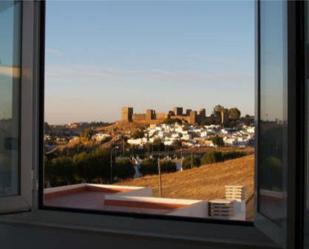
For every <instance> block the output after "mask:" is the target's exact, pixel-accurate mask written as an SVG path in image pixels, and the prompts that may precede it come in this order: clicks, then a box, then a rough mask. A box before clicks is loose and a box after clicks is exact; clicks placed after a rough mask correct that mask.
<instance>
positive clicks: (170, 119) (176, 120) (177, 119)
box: [163, 118, 182, 125]
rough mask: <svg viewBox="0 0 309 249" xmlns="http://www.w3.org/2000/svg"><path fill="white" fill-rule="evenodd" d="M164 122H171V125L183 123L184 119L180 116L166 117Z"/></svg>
mask: <svg viewBox="0 0 309 249" xmlns="http://www.w3.org/2000/svg"><path fill="white" fill-rule="evenodd" d="M163 123H164V124H169V125H172V124H176V123H178V124H182V120H181V119H179V118H166V119H165V120H164V121H163Z"/></svg>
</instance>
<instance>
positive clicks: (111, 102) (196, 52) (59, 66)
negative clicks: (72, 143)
mask: <svg viewBox="0 0 309 249" xmlns="http://www.w3.org/2000/svg"><path fill="white" fill-rule="evenodd" d="M254 51H255V50H254V1H253V0H250V1H233V2H231V1H224V2H222V1H192V2H191V1H188V2H186V1H185V2H184V1H180V2H174V1H172V2H171V1H158V2H155V1H139V2H133V1H132V2H131V1H126V2H119V1H87V2H84V1H79V2H75V3H74V5H72V4H71V3H70V2H67V1H47V3H46V50H45V59H46V61H45V70H46V72H45V117H46V122H48V123H51V124H67V123H76V122H87V120H92V121H94V122H114V121H117V120H119V119H120V111H119V110H120V108H121V107H122V106H133V107H134V109H135V110H136V112H137V113H141V112H144V111H145V110H146V109H156V110H158V111H159V112H167V111H168V110H170V109H171V108H172V107H173V106H183V107H184V108H186V109H194V110H198V109H200V108H205V109H206V113H207V115H209V113H210V112H212V110H213V107H214V106H215V105H217V104H221V105H223V106H225V107H228V108H232V107H237V108H238V109H239V110H240V111H241V113H242V114H243V115H245V114H248V115H253V114H254V102H255V101H254ZM82 120H84V121H82Z"/></svg>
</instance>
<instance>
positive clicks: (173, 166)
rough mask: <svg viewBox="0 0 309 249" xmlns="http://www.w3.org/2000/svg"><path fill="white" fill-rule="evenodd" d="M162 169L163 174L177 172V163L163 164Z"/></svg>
mask: <svg viewBox="0 0 309 249" xmlns="http://www.w3.org/2000/svg"><path fill="white" fill-rule="evenodd" d="M160 167H161V172H162V173H171V172H175V171H176V170H177V166H176V163H174V162H172V161H170V160H168V161H163V162H161V163H160Z"/></svg>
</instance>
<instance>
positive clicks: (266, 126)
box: [258, 1, 287, 223]
mask: <svg viewBox="0 0 309 249" xmlns="http://www.w3.org/2000/svg"><path fill="white" fill-rule="evenodd" d="M260 11H261V16H260V18H261V23H260V25H261V27H260V32H261V33H260V60H261V61H260V120H259V125H260V127H259V148H258V151H259V154H258V156H259V158H258V160H259V165H258V166H259V169H258V176H259V177H258V178H259V179H258V186H259V202H258V208H259V212H260V213H262V214H263V215H265V216H267V217H268V218H270V219H272V220H273V221H275V222H277V223H281V221H282V219H284V218H285V210H286V205H285V182H284V173H285V170H286V155H287V153H286V149H287V148H286V145H287V142H286V141H287V140H286V125H287V121H286V92H285V89H286V74H287V70H286V68H287V67H286V55H285V51H286V44H285V41H286V23H285V22H286V14H285V12H286V3H285V2H284V1H261V10H260Z"/></svg>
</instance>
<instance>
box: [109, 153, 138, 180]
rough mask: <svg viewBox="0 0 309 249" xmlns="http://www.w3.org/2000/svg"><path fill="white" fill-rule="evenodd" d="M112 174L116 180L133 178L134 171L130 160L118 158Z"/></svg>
mask: <svg viewBox="0 0 309 249" xmlns="http://www.w3.org/2000/svg"><path fill="white" fill-rule="evenodd" d="M113 173H114V176H115V177H116V178H119V179H126V178H133V176H134V174H135V170H134V166H133V164H132V162H131V161H130V159H128V158H120V159H117V160H116V163H115V165H114V168H113Z"/></svg>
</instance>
